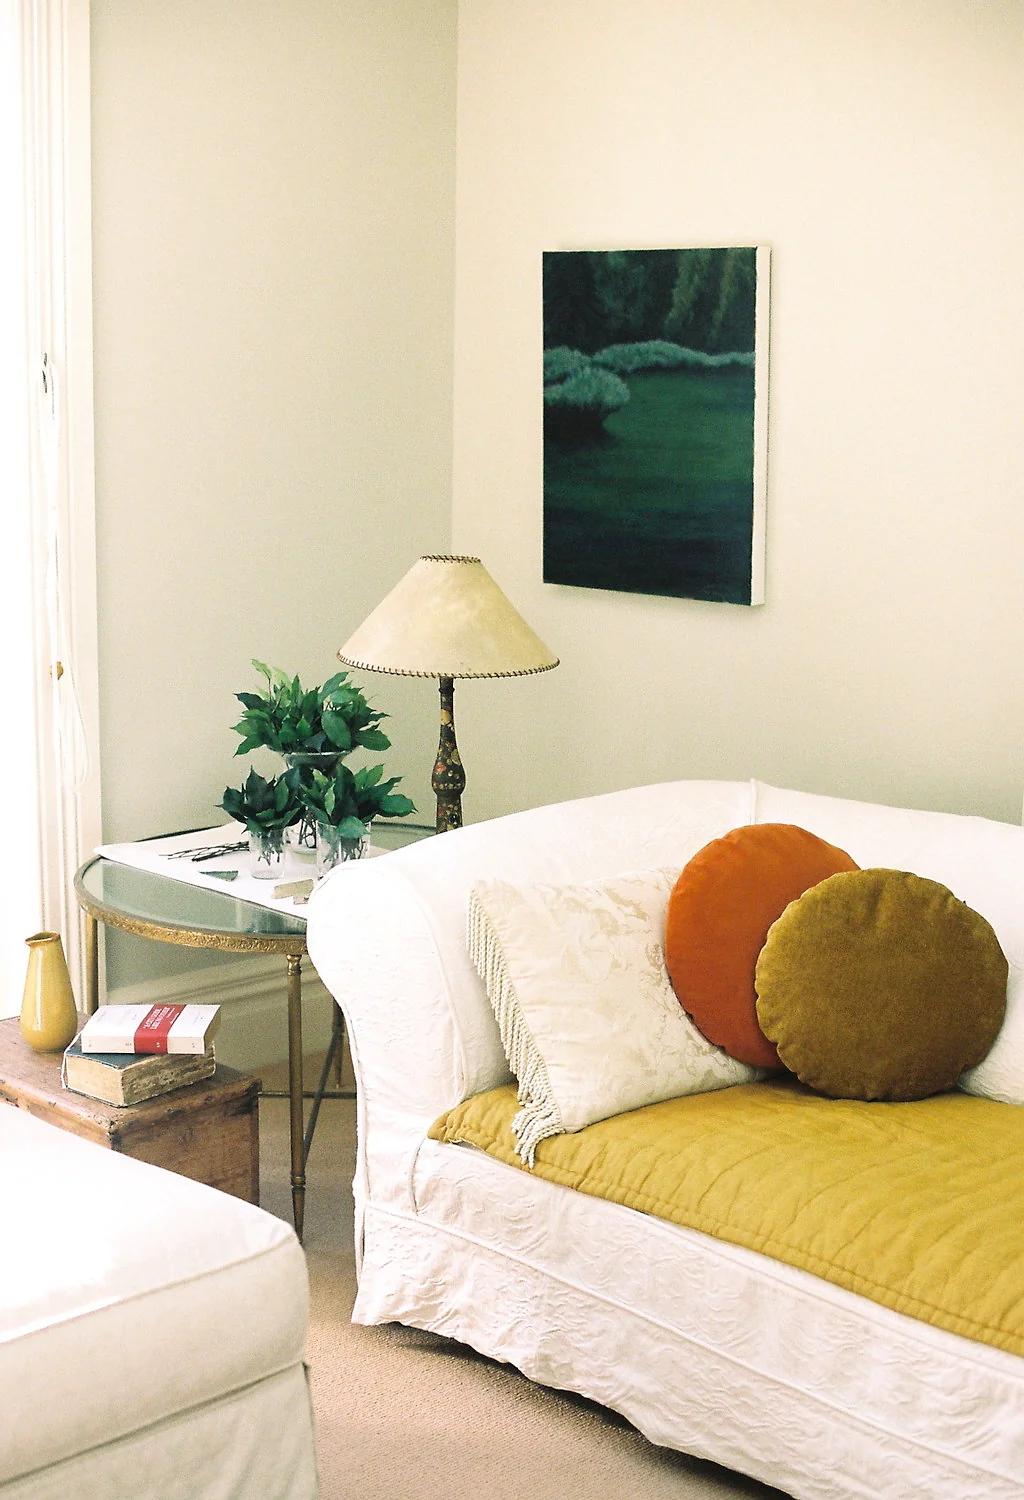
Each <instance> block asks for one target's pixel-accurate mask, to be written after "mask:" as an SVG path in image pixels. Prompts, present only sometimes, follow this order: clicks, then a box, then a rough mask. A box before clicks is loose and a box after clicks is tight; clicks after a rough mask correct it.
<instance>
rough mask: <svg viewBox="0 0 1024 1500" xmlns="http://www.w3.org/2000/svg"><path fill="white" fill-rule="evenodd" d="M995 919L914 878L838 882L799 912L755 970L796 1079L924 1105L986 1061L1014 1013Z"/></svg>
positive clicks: (796, 905) (797, 904) (793, 910)
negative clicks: (1008, 1002) (1004, 1023)
mask: <svg viewBox="0 0 1024 1500" xmlns="http://www.w3.org/2000/svg"><path fill="white" fill-rule="evenodd" d="M1006 980H1007V962H1006V958H1005V957H1004V955H1003V951H1002V949H1001V948H1000V946H999V941H998V939H997V937H996V935H995V933H994V932H993V931H992V928H991V927H990V926H989V924H988V922H986V921H985V918H984V917H982V916H979V914H978V913H977V912H976V911H972V910H971V908H970V907H969V906H966V905H965V904H964V903H963V902H962V901H958V900H957V898H956V897H955V896H954V895H953V893H952V891H949V890H947V889H946V887H945V886H944V885H939V884H938V883H937V882H936V881H934V880H924V879H922V878H921V876H919V875H911V874H908V873H907V872H906V871H903V870H853V871H850V872H848V873H843V874H839V875H832V876H830V877H829V879H827V880H824V881H822V882H821V884H820V885H816V886H814V887H813V888H812V889H811V890H809V891H807V892H806V894H805V895H803V896H800V897H799V898H798V899H797V900H796V901H793V902H791V903H790V904H789V906H787V908H786V910H785V911H784V912H783V914H782V916H781V917H779V919H778V921H777V922H775V923H774V924H773V926H772V927H771V928H770V929H769V932H768V938H767V941H766V942H765V945H764V947H763V949H762V950H761V954H760V957H759V958H758V961H757V968H756V971H755V988H756V990H757V1018H758V1021H759V1022H760V1024H761V1029H762V1030H763V1031H764V1033H765V1035H766V1036H767V1037H770V1038H771V1040H772V1041H773V1042H774V1043H775V1045H776V1046H777V1048H778V1050H779V1056H780V1058H781V1059H782V1061H783V1063H784V1064H785V1065H786V1067H787V1068H789V1069H790V1071H791V1072H793V1073H795V1074H796V1076H797V1077H798V1078H799V1079H800V1080H801V1081H802V1082H803V1083H806V1084H808V1085H809V1086H810V1087H811V1088H814V1089H818V1090H819V1091H820V1092H821V1093H823V1094H830V1095H832V1097H833V1098H837V1099H923V1098H925V1097H926V1096H927V1095H929V1094H937V1093H940V1092H941V1091H942V1090H943V1089H949V1088H952V1087H953V1085H954V1084H955V1083H956V1081H957V1079H958V1078H959V1076H960V1074H961V1073H962V1072H963V1071H964V1069H965V1068H970V1067H973V1066H974V1065H975V1064H976V1063H979V1062H981V1060H982V1058H983V1057H984V1056H985V1054H986V1053H987V1052H988V1050H989V1048H990V1047H991V1046H992V1043H993V1042H994V1041H995V1038H996V1034H997V1033H998V1031H999V1028H1000V1026H1001V1025H1002V1021H1003V1014H1004V1012H1005V1010H1006Z"/></svg>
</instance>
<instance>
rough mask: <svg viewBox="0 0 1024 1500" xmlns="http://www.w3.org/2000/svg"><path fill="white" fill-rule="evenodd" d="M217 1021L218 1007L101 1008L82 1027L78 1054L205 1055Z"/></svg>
mask: <svg viewBox="0 0 1024 1500" xmlns="http://www.w3.org/2000/svg"><path fill="white" fill-rule="evenodd" d="M219 1021H220V1006H219V1005H101V1006H100V1008H99V1010H98V1011H97V1012H96V1014H95V1015H93V1016H90V1017H89V1019H88V1021H86V1023H85V1025H84V1027H83V1028H82V1033H81V1042H82V1051H83V1052H85V1053H90V1052H134V1053H138V1052H158V1053H162V1052H166V1053H169V1054H172V1055H173V1054H175V1053H197V1052H205V1051H206V1049H207V1048H208V1047H209V1045H210V1042H211V1041H212V1039H213V1036H214V1033H215V1032H216V1030H217V1026H218V1024H219Z"/></svg>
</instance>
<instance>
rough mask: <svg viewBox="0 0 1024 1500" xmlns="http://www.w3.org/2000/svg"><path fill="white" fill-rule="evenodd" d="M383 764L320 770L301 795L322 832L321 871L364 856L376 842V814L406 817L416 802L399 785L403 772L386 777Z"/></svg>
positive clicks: (318, 845)
mask: <svg viewBox="0 0 1024 1500" xmlns="http://www.w3.org/2000/svg"><path fill="white" fill-rule="evenodd" d="M383 776H384V767H383V766H364V767H363V769H362V770H360V771H355V772H352V771H350V770H349V768H348V766H343V765H339V766H338V767H337V768H336V769H335V772H334V775H333V776H324V775H323V774H322V773H321V772H319V771H314V772H313V773H312V775H311V776H310V778H309V779H308V781H306V782H304V783H303V785H302V789H301V796H302V800H303V803H304V804H305V808H306V813H307V816H308V817H309V818H310V819H311V821H312V823H313V826H314V830H315V834H316V873H317V877H318V878H319V877H322V876H323V875H326V874H327V872H328V871H329V870H332V869H333V868H334V866H335V865H338V864H342V863H343V862H344V861H345V860H349V859H361V858H362V856H363V855H364V854H365V853H366V851H367V849H368V848H369V845H370V824H371V823H372V821H373V819H374V818H377V817H382V818H406V817H408V815H409V814H410V813H414V812H415V811H416V808H415V806H414V804H413V803H412V802H411V801H410V800H409V798H408V797H406V796H404V795H403V793H401V792H396V791H395V790H394V789H395V787H396V786H397V785H398V783H399V782H400V781H401V779H402V778H401V777H400V776H390V777H389V778H388V779H387V780H386V781H384V780H383V779H382V778H383Z"/></svg>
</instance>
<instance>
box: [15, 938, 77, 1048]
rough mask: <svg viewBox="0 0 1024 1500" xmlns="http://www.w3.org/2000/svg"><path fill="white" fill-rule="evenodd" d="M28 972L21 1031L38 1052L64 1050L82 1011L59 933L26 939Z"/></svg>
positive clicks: (75, 1028) (22, 1007)
mask: <svg viewBox="0 0 1024 1500" xmlns="http://www.w3.org/2000/svg"><path fill="white" fill-rule="evenodd" d="M25 942H26V943H27V944H28V973H27V974H26V975H25V993H24V996H23V997H22V1002H21V1034H22V1036H23V1037H24V1038H25V1040H26V1042H28V1044H29V1046H30V1047H34V1048H35V1050H36V1051H37V1052H60V1051H62V1050H63V1048H65V1047H66V1046H67V1045H68V1043H69V1042H70V1041H71V1040H72V1038H73V1037H74V1035H75V1032H76V1031H77V1030H78V1012H77V1010H76V1009H75V997H74V994H73V993H72V990H71V976H70V974H69V973H68V966H67V963H66V961H65V958H64V949H63V947H62V946H61V941H60V933H59V932H34V933H33V934H32V936H31V937H30V938H26V939H25Z"/></svg>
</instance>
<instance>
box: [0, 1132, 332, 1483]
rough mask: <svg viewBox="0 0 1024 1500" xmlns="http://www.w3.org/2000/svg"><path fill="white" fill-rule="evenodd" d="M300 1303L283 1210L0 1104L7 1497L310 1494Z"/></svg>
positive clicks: (300, 1270)
mask: <svg viewBox="0 0 1024 1500" xmlns="http://www.w3.org/2000/svg"><path fill="white" fill-rule="evenodd" d="M307 1307H308V1283H307V1276H306V1263H305V1258H304V1256H303V1254H302V1250H301V1249H300V1247H299V1244H298V1241H297V1240H296V1238H295V1235H294V1233H293V1232H292V1230H291V1228H290V1227H289V1226H288V1225H287V1224H284V1223H282V1222H281V1220H279V1219H275V1218H273V1217H271V1215H270V1214H266V1213H264V1212H263V1211H262V1209H259V1208H255V1207H253V1206H252V1205H251V1204H248V1203H243V1202H242V1201H241V1200H240V1199H238V1198H232V1197H228V1196H227V1195H225V1194H223V1193H218V1192H216V1191H215V1190H214V1189H213V1188H208V1187H203V1186H202V1185H201V1184H199V1183H196V1182H191V1181H189V1180H187V1179H186V1178H184V1177H178V1176H176V1175H175V1174H174V1173H171V1172H164V1171H161V1170H160V1169H159V1168H157V1167H151V1166H147V1165H146V1164H144V1163H143V1162H137V1161H132V1160H130V1159H129V1158H127V1157H124V1156H120V1155H117V1154H115V1153H112V1152H109V1151H104V1150H102V1149H101V1148H100V1147H98V1146H94V1145H91V1144H90V1143H88V1142H86V1141H81V1140H78V1139H77V1138H75V1137H74V1136H71V1135H68V1134H67V1133H65V1132H64V1131H61V1130H58V1129H56V1128H55V1127H54V1126H52V1125H48V1124H45V1123H43V1122H42V1121H40V1120H37V1119H34V1118H33V1117H32V1116H30V1115H27V1114H25V1113H24V1112H22V1111H21V1110H17V1109H12V1108H10V1107H7V1106H2V1107H0V1496H2V1497H3V1500H29V1497H31V1500H44V1497H45V1500H50V1497H53V1500H57V1497H58V1496H59V1497H61V1500H66V1497H68V1496H71V1495H74V1496H76V1497H81V1500H91V1497H96V1500H100V1497H103V1500H106V1497H113V1496H121V1495H124V1496H128V1495H130V1496H132V1497H133V1500H201V1497H223V1500H227V1497H229V1496H231V1497H243V1496H245V1497H248V1496H252V1497H253V1500H257V1497H259V1500H309V1497H310V1496H314V1495H315V1494H316V1469H315V1461H314V1453H313V1431H312V1419H311V1414H310V1405H309V1396H308V1391H307V1386H306V1378H305V1370H304V1367H303V1363H302V1355H303V1346H304V1340H305V1335H306V1322H307Z"/></svg>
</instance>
